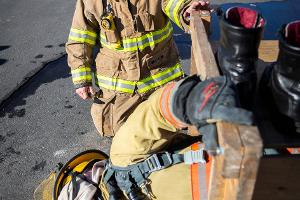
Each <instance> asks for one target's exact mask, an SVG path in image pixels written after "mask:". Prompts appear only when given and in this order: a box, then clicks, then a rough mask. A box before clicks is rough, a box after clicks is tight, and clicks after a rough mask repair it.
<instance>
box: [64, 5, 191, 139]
mask: <svg viewBox="0 0 300 200" xmlns="http://www.w3.org/2000/svg"><path fill="white" fill-rule="evenodd" d="M191 1H192V0H77V4H76V9H75V13H74V18H73V22H72V26H71V31H70V35H69V39H68V42H67V44H66V50H67V53H68V64H69V66H70V68H71V73H72V79H73V83H74V85H75V87H76V88H80V87H84V86H90V85H92V84H93V83H95V84H96V85H98V86H99V87H100V89H101V90H102V91H103V96H102V97H101V98H99V99H98V100H96V101H95V103H93V105H92V108H91V113H92V117H93V120H94V123H95V125H96V128H97V130H98V131H99V133H100V134H101V135H106V136H113V135H114V134H115V133H116V131H117V130H118V129H119V127H120V126H121V125H122V124H123V122H124V121H125V120H126V119H127V117H128V116H129V115H130V114H131V113H132V111H133V110H134V109H135V108H136V106H137V105H138V104H139V103H140V102H142V101H143V100H144V99H145V98H147V96H149V94H151V93H152V92H153V91H154V90H156V89H157V88H158V87H160V86H162V85H164V84H165V83H167V82H169V81H171V80H175V79H178V78H181V77H182V75H183V74H184V73H183V71H182V69H181V66H180V61H179V54H178V50H177V48H176V45H175V43H174V40H173V36H172V24H171V22H170V19H171V20H172V21H173V22H174V23H175V24H177V25H178V26H179V27H181V28H182V29H184V30H186V31H187V30H188V26H187V25H186V23H185V21H184V20H183V17H182V14H183V13H184V11H185V9H186V8H187V7H188V5H189V4H190V3H191ZM109 12H111V13H112V15H113V22H114V24H115V28H114V29H104V28H102V27H101V19H102V18H103V16H105V15H107V13H109ZM116 44H119V46H118V45H117V46H116ZM94 47H99V51H98V52H97V54H96V57H95V58H94V56H93V52H95V48H94ZM93 66H95V69H93Z"/></svg>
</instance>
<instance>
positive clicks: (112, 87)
mask: <svg viewBox="0 0 300 200" xmlns="http://www.w3.org/2000/svg"><path fill="white" fill-rule="evenodd" d="M98 86H100V87H103V88H106V89H109V90H116V91H120V92H127V93H130V94H132V93H133V92H134V90H131V89H127V88H121V87H117V86H110V85H106V84H103V83H98Z"/></svg>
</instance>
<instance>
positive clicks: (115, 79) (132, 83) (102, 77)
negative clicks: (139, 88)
mask: <svg viewBox="0 0 300 200" xmlns="http://www.w3.org/2000/svg"><path fill="white" fill-rule="evenodd" d="M97 78H99V79H104V80H107V81H111V82H120V83H124V84H128V85H132V86H135V84H136V82H135V81H128V80H123V79H119V78H110V77H106V76H101V75H97Z"/></svg>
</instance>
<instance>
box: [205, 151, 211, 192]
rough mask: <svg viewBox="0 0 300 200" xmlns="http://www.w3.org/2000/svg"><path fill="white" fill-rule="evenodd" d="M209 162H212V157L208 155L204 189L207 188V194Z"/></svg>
mask: <svg viewBox="0 0 300 200" xmlns="http://www.w3.org/2000/svg"><path fill="white" fill-rule="evenodd" d="M211 161H212V157H211V156H210V155H208V158H207V163H206V188H207V192H208V190H209V179H210V169H211Z"/></svg>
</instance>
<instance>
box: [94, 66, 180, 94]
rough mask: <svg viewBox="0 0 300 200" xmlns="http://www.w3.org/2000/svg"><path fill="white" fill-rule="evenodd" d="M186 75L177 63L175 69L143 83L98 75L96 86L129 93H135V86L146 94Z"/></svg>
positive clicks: (150, 77) (154, 76)
mask: <svg viewBox="0 0 300 200" xmlns="http://www.w3.org/2000/svg"><path fill="white" fill-rule="evenodd" d="M183 74H184V72H183V70H182V69H181V64H180V63H177V64H176V65H174V66H173V67H170V68H167V69H165V70H164V71H162V72H160V73H157V74H155V75H153V76H149V77H147V78H145V79H143V80H141V81H138V82H137V81H128V80H123V79H119V78H111V77H105V76H102V75H97V82H96V84H97V85H98V86H100V87H103V88H106V89H109V90H115V91H121V92H127V93H131V94H132V93H134V90H135V86H136V85H137V86H138V90H137V91H138V92H139V93H144V92H146V91H148V90H150V89H153V88H155V87H157V86H162V85H164V84H165V83H167V82H169V81H172V80H174V79H176V78H178V77H180V76H182V75H183Z"/></svg>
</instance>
